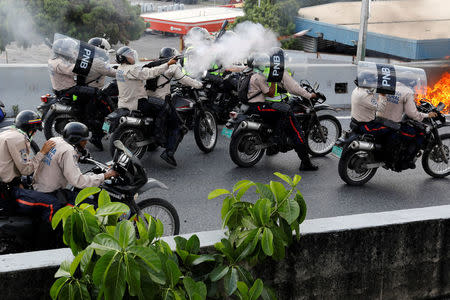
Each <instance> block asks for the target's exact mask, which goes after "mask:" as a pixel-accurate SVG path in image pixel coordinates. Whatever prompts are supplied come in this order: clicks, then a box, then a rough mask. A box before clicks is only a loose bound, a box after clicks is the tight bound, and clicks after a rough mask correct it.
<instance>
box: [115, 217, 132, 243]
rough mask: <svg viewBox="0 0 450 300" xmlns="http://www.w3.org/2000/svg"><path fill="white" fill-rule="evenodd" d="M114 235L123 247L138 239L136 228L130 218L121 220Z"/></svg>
mask: <svg viewBox="0 0 450 300" xmlns="http://www.w3.org/2000/svg"><path fill="white" fill-rule="evenodd" d="M114 237H115V238H116V240H117V241H118V242H119V245H120V247H122V248H126V247H128V245H131V244H132V243H133V242H134V241H135V240H136V230H135V229H134V225H133V223H131V222H130V221H128V220H123V221H120V222H119V224H118V225H117V226H116V230H115V232H114Z"/></svg>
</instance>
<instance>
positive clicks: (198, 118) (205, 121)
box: [103, 87, 217, 158]
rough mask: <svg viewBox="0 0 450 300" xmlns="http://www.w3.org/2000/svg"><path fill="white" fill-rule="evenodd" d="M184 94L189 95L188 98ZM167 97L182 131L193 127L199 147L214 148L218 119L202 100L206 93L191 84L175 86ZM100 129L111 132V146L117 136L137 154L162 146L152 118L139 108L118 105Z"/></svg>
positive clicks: (202, 148) (210, 149)
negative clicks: (190, 85)
mask: <svg viewBox="0 0 450 300" xmlns="http://www.w3.org/2000/svg"><path fill="white" fill-rule="evenodd" d="M183 95H189V98H188V97H185V96H183ZM170 101H171V104H169V105H171V107H172V108H171V109H176V112H177V115H178V116H179V119H180V121H181V123H182V124H183V125H182V128H183V133H184V134H185V133H186V132H187V129H193V130H194V137H195V142H196V144H197V146H198V147H199V149H200V150H201V151H203V152H205V153H209V152H211V151H213V150H214V147H215V145H216V142H217V123H216V119H215V116H214V113H213V112H212V111H211V110H210V109H208V108H207V107H206V106H205V104H204V103H206V102H207V101H208V99H207V98H206V96H205V94H204V93H202V92H201V91H197V90H195V89H192V88H187V87H177V88H176V89H175V90H174V92H173V94H172V96H171V97H170ZM103 130H104V131H105V132H106V133H111V137H110V143H111V145H110V149H114V148H113V147H112V144H113V143H114V141H116V140H120V141H122V142H123V143H124V145H125V146H126V147H127V148H128V149H130V150H131V151H132V152H133V154H134V155H135V156H136V157H138V158H142V157H143V156H144V154H145V152H146V151H154V150H156V149H157V148H158V147H159V146H163V144H162V143H161V141H159V140H158V139H156V138H155V135H154V130H155V119H154V118H153V117H146V116H144V115H143V114H142V113H141V112H140V111H131V112H130V111H129V110H128V109H124V108H120V109H118V110H117V111H115V112H113V113H111V114H109V115H108V116H107V117H106V120H105V123H104V124H103ZM111 155H113V152H112V151H111Z"/></svg>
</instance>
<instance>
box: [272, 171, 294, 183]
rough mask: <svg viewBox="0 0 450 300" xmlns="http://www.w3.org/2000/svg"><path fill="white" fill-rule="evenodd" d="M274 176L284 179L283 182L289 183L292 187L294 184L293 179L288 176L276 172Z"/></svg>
mask: <svg viewBox="0 0 450 300" xmlns="http://www.w3.org/2000/svg"><path fill="white" fill-rule="evenodd" d="M273 174H274V175H275V176H277V177H279V178H281V179H283V180H284V181H286V182H287V183H289V185H290V186H292V185H293V182H292V179H291V177H289V176H287V175H285V174H281V173H279V172H275V173H273Z"/></svg>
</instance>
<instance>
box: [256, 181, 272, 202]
mask: <svg viewBox="0 0 450 300" xmlns="http://www.w3.org/2000/svg"><path fill="white" fill-rule="evenodd" d="M255 185H256V191H257V193H258V194H260V195H261V198H267V199H269V200H270V201H271V202H275V197H274V196H273V194H272V191H271V190H270V187H269V186H268V185H267V184H262V183H258V182H255Z"/></svg>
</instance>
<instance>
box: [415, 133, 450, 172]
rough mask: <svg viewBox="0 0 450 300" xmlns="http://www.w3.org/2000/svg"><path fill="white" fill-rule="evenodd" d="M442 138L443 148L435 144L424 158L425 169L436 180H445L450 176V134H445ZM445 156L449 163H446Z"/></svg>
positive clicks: (426, 152) (423, 165) (424, 154)
mask: <svg viewBox="0 0 450 300" xmlns="http://www.w3.org/2000/svg"><path fill="white" fill-rule="evenodd" d="M440 137H441V141H442V148H440V147H439V146H438V144H437V143H434V144H433V145H432V146H431V148H429V149H430V150H426V151H425V152H424V153H423V156H422V167H423V169H424V170H425V172H426V173H427V174H428V175H430V176H431V177H434V178H444V177H446V176H448V175H450V134H448V133H447V134H443V135H441V136H440ZM442 152H444V153H442ZM443 155H445V157H446V158H447V163H445V161H444V159H443Z"/></svg>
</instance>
